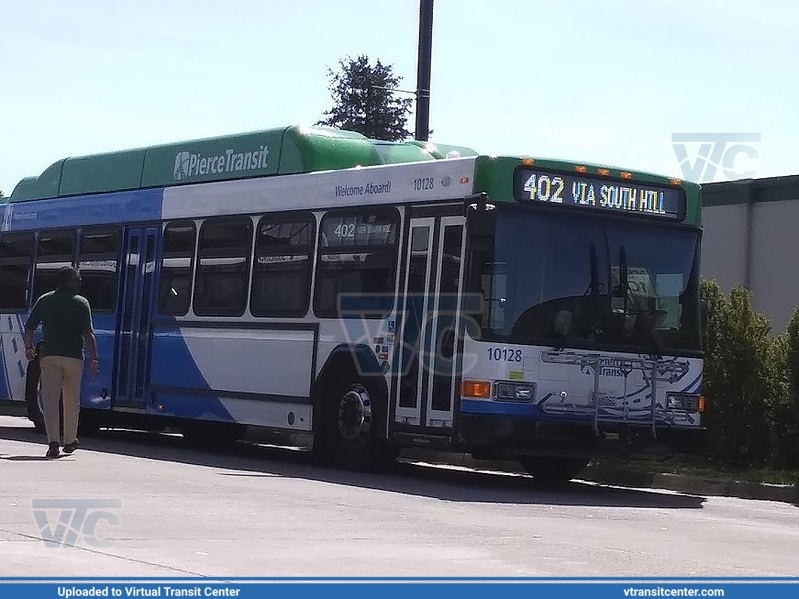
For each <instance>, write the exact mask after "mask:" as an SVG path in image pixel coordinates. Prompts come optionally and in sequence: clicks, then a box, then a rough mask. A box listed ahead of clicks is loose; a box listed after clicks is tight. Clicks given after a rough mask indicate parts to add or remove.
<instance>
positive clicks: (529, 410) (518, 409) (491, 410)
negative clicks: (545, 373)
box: [461, 399, 541, 416]
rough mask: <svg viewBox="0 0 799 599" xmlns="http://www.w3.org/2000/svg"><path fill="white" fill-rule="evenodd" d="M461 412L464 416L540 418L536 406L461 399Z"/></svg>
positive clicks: (539, 411)
mask: <svg viewBox="0 0 799 599" xmlns="http://www.w3.org/2000/svg"><path fill="white" fill-rule="evenodd" d="M461 412H462V413H464V414H496V415H501V416H540V415H541V410H539V409H538V406H537V405H536V404H531V403H507V402H498V401H484V400H479V399H461Z"/></svg>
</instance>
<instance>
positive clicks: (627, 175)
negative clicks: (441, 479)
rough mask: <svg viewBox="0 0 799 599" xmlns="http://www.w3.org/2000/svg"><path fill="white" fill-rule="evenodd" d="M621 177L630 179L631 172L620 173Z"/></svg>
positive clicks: (631, 176)
mask: <svg viewBox="0 0 799 599" xmlns="http://www.w3.org/2000/svg"><path fill="white" fill-rule="evenodd" d="M621 178H622V179H632V178H633V174H632V173H622V174H621Z"/></svg>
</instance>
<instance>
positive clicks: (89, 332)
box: [83, 301, 100, 376]
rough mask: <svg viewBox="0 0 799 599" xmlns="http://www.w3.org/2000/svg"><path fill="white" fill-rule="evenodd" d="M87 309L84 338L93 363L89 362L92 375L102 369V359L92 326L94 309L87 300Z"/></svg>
mask: <svg viewBox="0 0 799 599" xmlns="http://www.w3.org/2000/svg"><path fill="white" fill-rule="evenodd" d="M85 306H86V310H85V312H84V321H83V340H84V341H85V342H86V347H87V348H88V350H89V359H90V360H91V363H90V364H89V371H90V372H91V373H92V376H94V375H96V374H97V371H98V370H100V361H99V357H98V356H97V340H96V339H95V337H94V327H93V326H92V309H91V307H90V306H89V302H88V301H87V302H86V304H85Z"/></svg>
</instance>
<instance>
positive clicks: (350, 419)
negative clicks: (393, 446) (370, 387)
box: [338, 386, 372, 441]
mask: <svg viewBox="0 0 799 599" xmlns="http://www.w3.org/2000/svg"><path fill="white" fill-rule="evenodd" d="M371 426H372V400H371V398H370V397H369V393H368V392H367V391H366V389H364V388H363V387H361V386H357V387H353V388H350V389H349V390H347V392H346V393H345V394H344V395H343V396H342V398H341V401H339V406H338V429H339V432H340V433H341V436H342V437H344V438H345V439H347V440H348V441H358V440H362V439H365V438H366V436H367V435H368V434H369V429H370V428H371Z"/></svg>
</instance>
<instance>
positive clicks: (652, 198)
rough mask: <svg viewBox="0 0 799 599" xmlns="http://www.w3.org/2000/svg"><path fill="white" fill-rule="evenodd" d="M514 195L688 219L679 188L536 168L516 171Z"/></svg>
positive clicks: (533, 200)
mask: <svg viewBox="0 0 799 599" xmlns="http://www.w3.org/2000/svg"><path fill="white" fill-rule="evenodd" d="M513 197H514V198H515V199H516V201H518V202H521V203H546V204H553V205H563V206H575V207H578V208H585V209H588V210H604V211H609V212H627V213H637V214H645V215H648V216H655V217H660V218H668V219H673V220H682V219H683V218H685V194H684V193H683V191H682V189H679V188H676V187H659V186H657V185H648V184H646V183H635V182H632V181H629V182H627V181H625V182H618V181H611V180H608V179H603V178H600V177H591V176H581V175H571V174H563V173H557V172H547V171H545V170H540V169H533V168H520V169H517V170H516V173H515V175H514V182H513Z"/></svg>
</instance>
